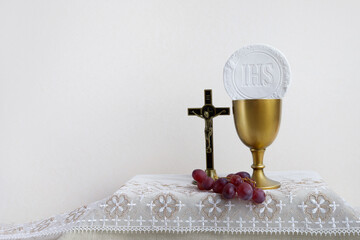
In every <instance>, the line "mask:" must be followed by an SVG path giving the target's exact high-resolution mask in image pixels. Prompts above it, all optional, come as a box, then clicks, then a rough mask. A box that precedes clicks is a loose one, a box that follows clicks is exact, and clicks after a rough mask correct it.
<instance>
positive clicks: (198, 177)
mask: <svg viewBox="0 0 360 240" xmlns="http://www.w3.org/2000/svg"><path fill="white" fill-rule="evenodd" d="M192 177H193V178H194V179H195V181H197V182H202V181H204V180H205V179H206V178H207V175H206V173H205V171H204V170H201V169H195V170H194V171H193V172H192Z"/></svg>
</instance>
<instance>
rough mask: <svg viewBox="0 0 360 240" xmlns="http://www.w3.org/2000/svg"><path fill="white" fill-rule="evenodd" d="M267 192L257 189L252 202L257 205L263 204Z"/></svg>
mask: <svg viewBox="0 0 360 240" xmlns="http://www.w3.org/2000/svg"><path fill="white" fill-rule="evenodd" d="M265 198H266V195H265V192H264V191H263V190H262V189H260V188H255V189H254V193H253V196H252V200H253V201H254V202H256V203H262V202H264V201H265Z"/></svg>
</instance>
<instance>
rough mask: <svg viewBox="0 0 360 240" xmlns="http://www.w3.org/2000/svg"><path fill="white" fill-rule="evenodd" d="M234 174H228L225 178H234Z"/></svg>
mask: <svg viewBox="0 0 360 240" xmlns="http://www.w3.org/2000/svg"><path fill="white" fill-rule="evenodd" d="M234 175H235V174H233V173H230V174H229V175H227V176H226V178H231V177H232V176H234Z"/></svg>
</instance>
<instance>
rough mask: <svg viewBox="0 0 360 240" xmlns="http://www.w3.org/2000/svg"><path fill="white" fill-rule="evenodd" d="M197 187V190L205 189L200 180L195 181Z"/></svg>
mask: <svg viewBox="0 0 360 240" xmlns="http://www.w3.org/2000/svg"><path fill="white" fill-rule="evenodd" d="M197 187H198V189H199V190H205V189H204V187H203V185H202V183H201V182H198V183H197Z"/></svg>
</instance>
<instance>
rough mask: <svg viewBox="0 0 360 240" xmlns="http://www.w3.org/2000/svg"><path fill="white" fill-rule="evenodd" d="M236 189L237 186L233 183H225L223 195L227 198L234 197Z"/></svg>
mask: <svg viewBox="0 0 360 240" xmlns="http://www.w3.org/2000/svg"><path fill="white" fill-rule="evenodd" d="M235 193H236V190H235V186H234V184H232V183H228V184H226V185H225V187H224V189H223V192H222V195H223V197H224V198H226V199H232V198H233V197H234V196H235Z"/></svg>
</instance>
